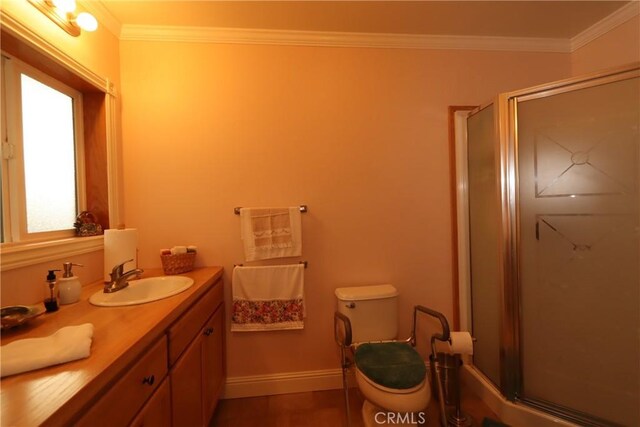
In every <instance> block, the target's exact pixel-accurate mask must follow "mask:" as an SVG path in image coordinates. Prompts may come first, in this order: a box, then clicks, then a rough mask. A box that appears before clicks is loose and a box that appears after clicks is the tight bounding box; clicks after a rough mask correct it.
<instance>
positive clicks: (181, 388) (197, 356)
mask: <svg viewBox="0 0 640 427" xmlns="http://www.w3.org/2000/svg"><path fill="white" fill-rule="evenodd" d="M203 337H204V336H203V335H199V336H198V337H196V339H195V340H194V341H193V342H192V343H191V345H190V346H189V347H188V348H187V350H185V352H184V353H183V354H182V356H181V357H180V359H179V360H178V362H177V363H176V364H175V365H174V367H173V370H172V371H171V402H172V408H173V413H172V420H173V425H174V426H180V427H192V426H202V425H204V420H203V417H202V413H203V409H202V366H201V363H202V362H201V361H202V340H203Z"/></svg>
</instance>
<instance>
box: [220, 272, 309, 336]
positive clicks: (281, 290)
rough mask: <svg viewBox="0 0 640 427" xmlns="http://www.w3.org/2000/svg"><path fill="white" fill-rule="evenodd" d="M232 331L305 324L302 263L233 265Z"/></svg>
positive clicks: (280, 327) (271, 328) (296, 327)
mask: <svg viewBox="0 0 640 427" xmlns="http://www.w3.org/2000/svg"><path fill="white" fill-rule="evenodd" d="M231 292H232V297H233V308H232V316H231V330H232V331H271V330H281V329H303V328H304V315H305V313H304V265H303V264H293V265H274V266H260V267H235V268H234V269H233V278H232V285H231Z"/></svg>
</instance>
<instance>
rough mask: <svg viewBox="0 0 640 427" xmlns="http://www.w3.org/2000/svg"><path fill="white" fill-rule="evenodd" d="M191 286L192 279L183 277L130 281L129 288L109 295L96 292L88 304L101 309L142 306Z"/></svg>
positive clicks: (159, 277)
mask: <svg viewBox="0 0 640 427" xmlns="http://www.w3.org/2000/svg"><path fill="white" fill-rule="evenodd" d="M191 285H193V279H191V278H190V277H185V276H158V277H149V278H146V279H140V280H131V281H129V286H127V287H126V288H124V289H121V290H119V291H117V292H113V293H110V294H105V293H104V292H103V291H98V292H96V293H95V294H93V295H91V297H89V302H90V303H91V304H93V305H99V306H102V307H116V306H122V305H135V304H144V303H147V302H151V301H157V300H159V299H163V298H167V297H170V296H173V295H176V294H179V293H180V292H183V291H186V290H187V289H189V287H191Z"/></svg>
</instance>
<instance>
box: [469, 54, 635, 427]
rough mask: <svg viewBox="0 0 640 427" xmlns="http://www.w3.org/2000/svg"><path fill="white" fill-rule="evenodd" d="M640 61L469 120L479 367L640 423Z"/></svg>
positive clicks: (594, 419)
mask: <svg viewBox="0 0 640 427" xmlns="http://www.w3.org/2000/svg"><path fill="white" fill-rule="evenodd" d="M639 76H640V68H639V67H638V66H637V65H634V66H630V67H626V68H624V69H618V70H614V71H611V72H609V73H600V74H598V75H592V76H589V77H588V78H582V79H570V80H565V81H560V82H556V83H553V84H548V85H544V86H539V87H534V88H530V89H526V90H521V91H516V92H511V93H507V94H502V95H499V96H498V97H497V98H496V100H495V101H494V102H493V103H491V104H489V105H487V106H484V107H481V108H479V109H477V110H475V111H473V112H472V113H471V114H470V115H469V117H468V119H467V162H468V163H467V176H468V178H467V183H466V184H467V185H466V191H467V196H468V198H467V200H468V223H467V226H468V229H467V231H468V237H469V239H468V276H469V278H470V280H469V282H470V289H469V291H468V292H469V294H470V297H469V300H470V304H469V306H470V319H471V325H470V326H471V330H472V334H473V336H474V337H475V338H476V339H477V341H476V344H475V352H474V355H473V365H474V367H475V369H476V370H478V371H480V372H482V374H483V375H484V376H485V377H486V378H488V379H489V380H490V381H491V382H492V383H493V384H494V385H495V387H496V388H497V389H498V390H500V393H501V394H502V395H503V396H504V397H506V399H508V400H509V401H512V402H516V403H518V404H524V405H528V406H532V407H535V408H536V409H539V410H542V411H544V412H547V413H551V414H553V415H554V416H557V417H561V418H564V419H567V420H569V421H572V422H574V423H577V424H579V425H625V426H638V425H640V410H639V402H640V394H639V389H640V238H639V236H640V205H639V202H640V198H639V187H640V175H639V170H640V167H639V165H640V148H639V147H640V77H639Z"/></svg>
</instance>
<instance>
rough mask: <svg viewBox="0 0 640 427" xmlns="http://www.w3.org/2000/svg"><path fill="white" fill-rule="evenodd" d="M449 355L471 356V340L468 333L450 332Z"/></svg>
mask: <svg viewBox="0 0 640 427" xmlns="http://www.w3.org/2000/svg"><path fill="white" fill-rule="evenodd" d="M449 341H450V344H449V353H452V354H473V338H471V334H470V333H469V332H451V333H450V338H449Z"/></svg>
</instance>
